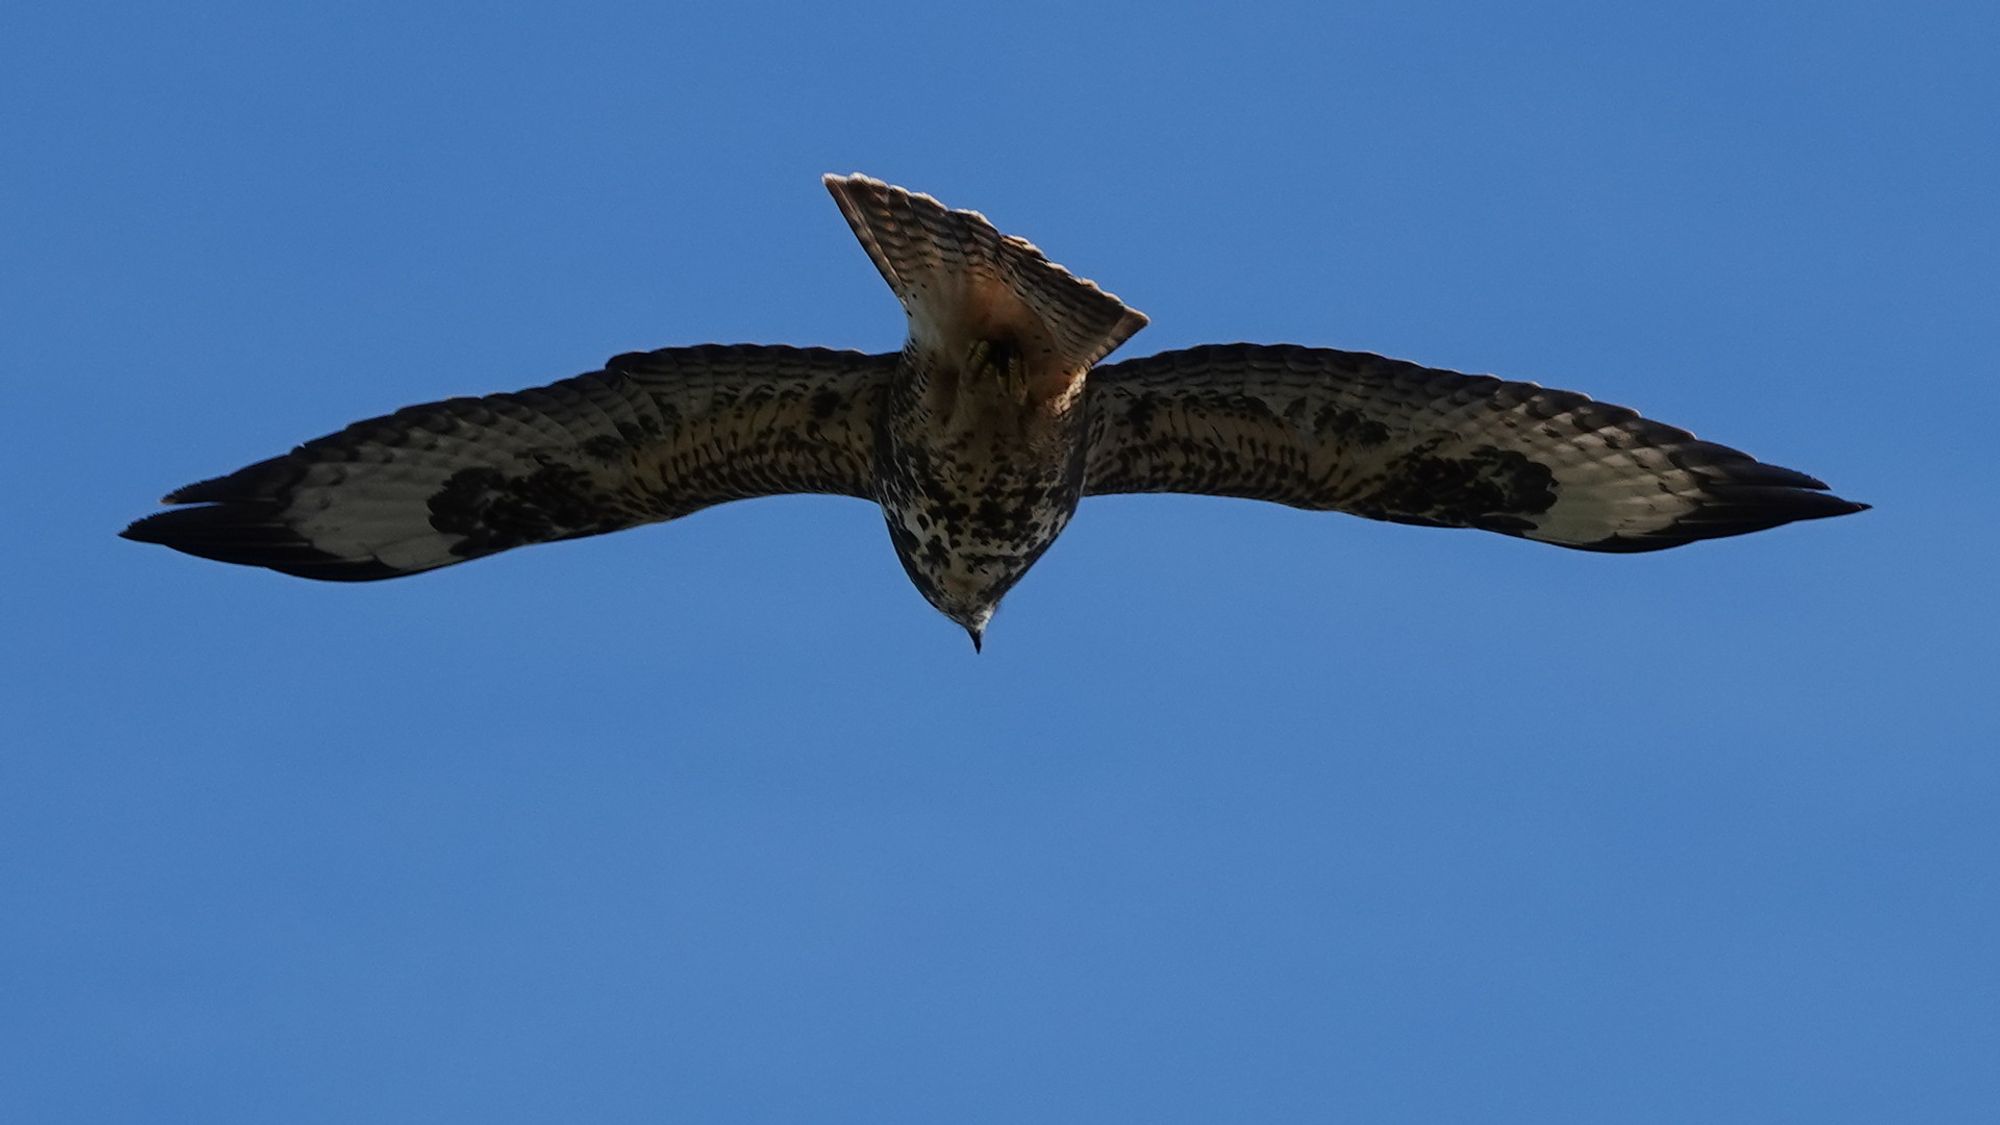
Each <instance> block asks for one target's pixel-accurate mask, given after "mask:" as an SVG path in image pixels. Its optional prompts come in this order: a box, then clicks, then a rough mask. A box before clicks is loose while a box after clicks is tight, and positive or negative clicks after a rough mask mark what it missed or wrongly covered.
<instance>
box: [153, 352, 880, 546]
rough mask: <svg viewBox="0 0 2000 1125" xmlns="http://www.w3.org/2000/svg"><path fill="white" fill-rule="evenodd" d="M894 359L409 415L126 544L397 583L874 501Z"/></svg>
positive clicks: (527, 396)
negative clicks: (679, 525) (879, 410)
mask: <svg viewBox="0 0 2000 1125" xmlns="http://www.w3.org/2000/svg"><path fill="white" fill-rule="evenodd" d="M896 362H897V357H896V356H893V355H863V354H861V353H859V352H843V351H829V350H826V349H823V348H788V347H762V346H750V345H741V346H728V347H725V346H703V347H693V348H668V349H664V350H662V351H656V352H646V353H633V354H630V355H621V356H618V357H617V358H615V359H613V360H612V361H611V362H610V363H608V364H607V365H605V368H604V370H602V371H593V372H590V373H589V374H586V375H579V376H577V377H575V378H573V379H565V380H563V381H561V382H559V383H552V384H550V385H549V386H546V387H538V388H535V389H533V390H526V391H519V392H515V393H511V394H497V395H487V396H485V397H483V398H454V399H447V400H445V401H443V402H433V403H427V404H425V405H422V406H411V407H406V408H404V409H402V410H398V411H397V412H395V413H394V414H389V415H385V416H384V417H380V418H373V419H370V420H368V421H365V422H357V423H355V424H354V425H352V426H349V427H347V428H346V429H344V430H341V431H340V432H339V433H334V434H329V435H327V436H325V437H322V438H317V439H315V440H313V441H309V442H307V443H306V444H304V445H302V446H299V447H298V448H297V449H294V450H293V451H292V452H290V453H287V454H285V455H284V456H281V457H273V458H271V459H270V460H268V461H260V462H258V463H257V464H254V465H251V466H248V467H247V468H243V469H238V470H237V471H236V472H233V473H231V474H229V475H228V476H224V477H218V478H216V479H215V480H209V481H203V482H201V483H199V484H191V485H189V486H187V487H186V488H183V489H180V490H178V491H176V492H174V493H172V494H171V495H169V496H168V497H167V498H166V500H165V501H163V502H164V503H167V504H186V505H192V506H190V507H183V508H176V509H173V510H171V511H165V512H160V513H158V514H156V515H152V516H148V517H146V518H145V519H142V520H140V521H138V522H137V523H135V524H133V525H132V526H131V527H129V528H127V529H126V530H125V531H124V533H123V534H124V536H125V538H127V539H136V540H139V541H141V542H146V543H161V544H165V545H166V546H169V547H172V548H174V549H175V550H178V551H185V552H187V553H188V554H191V555H199V556H201V557H203V558H210V559H219V560H221V561H223V562H232V563H243V564H247V565H251V566H263V567H269V568H270V569H272V570H279V571H283V572H285V573H287V574H296V575H300V576H303V577H306V578H324V579H336V580H362V579H375V578H394V577H397V576H400V575H404V574H413V573H416V572H418V571H423V570H431V569H435V568H437V567H441V566H449V565H451V564H453V563H458V562H464V561H466V560H468V559H475V558H479V557H481V556H483V555H490V554H493V553H495V552H497V551H504V550H507V549H508V548H511V547H520V546H525V545H527V544H531V543H546V542H550V541H553V540H557V539H574V538H577V537H579V536H584V535H598V534H602V533H604V532H607V531H617V530H620V529H622V528H627V527H633V526H636V525H638V524H643V523H652V522H655V521H659V520H670V519H674V518H676V517H678V516H684V515H687V514H688V513H690V512H694V511H697V510H699V509H701V508H705V507H708V506H709V505H711V504H719V503H722V502H724V501H728V500H740V499H745V498H748V497H753V496H768V495H773V494H777V493H786V492H829V493H839V494H843V495H848V496H858V497H863V498H871V497H872V486H871V485H870V483H869V482H870V478H871V473H870V469H869V464H870V456H871V454H870V450H871V445H872V433H873V422H874V416H875V411H876V404H877V402H878V401H879V399H880V397H881V392H882V389H883V387H884V386H886V384H887V382H888V379H889V375H890V373H891V372H892V371H893V370H894V369H895V365H896Z"/></svg>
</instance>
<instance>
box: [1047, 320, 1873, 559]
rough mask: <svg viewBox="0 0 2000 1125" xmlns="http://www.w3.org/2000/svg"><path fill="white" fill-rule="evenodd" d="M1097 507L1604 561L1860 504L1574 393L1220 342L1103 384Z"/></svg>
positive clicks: (1093, 392) (1114, 370) (1094, 432)
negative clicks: (1264, 518)
mask: <svg viewBox="0 0 2000 1125" xmlns="http://www.w3.org/2000/svg"><path fill="white" fill-rule="evenodd" d="M1089 402H1090V409H1091V429H1090V453H1089V467H1088V470H1087V476H1086V482H1085V486H1084V490H1085V493H1086V495H1097V494H1104V493H1118V492H1196V493H1208V494H1211V495H1217V496H1240V497H1245V498H1249V499H1255V500H1270V501H1275V502H1277V503H1280V504H1288V505H1290V506H1292V507H1295V508H1307V509H1313V510H1320V511H1339V512H1348V513H1351V514H1354V515H1359V516H1366V517H1369V518H1371V519H1381V520H1392V521H1395V522H1397V523H1411V524H1421V525H1426V526H1433V527H1471V528H1481V529H1484V530H1487V531H1497V532H1501V533H1504V534H1508V535H1518V536H1522V537H1524V538H1528V539H1535V540H1540V541H1542V542H1545V543H1555V544H1558V545H1560V546H1565V547H1577V548H1583V549H1588V550H1596V551H1651V550H1658V549H1660V548H1663V547H1673V546H1678V545H1679V544H1682V543H1686V542H1689V541H1692V540H1696V539H1710V538H1716V537H1718V536H1725V535H1740V534H1743V533H1745V532H1749V531H1758V530H1762V529H1764V528H1769V527H1776V526H1778V525H1779V524H1784V523H1790V522H1792V521H1794V520H1803V519H1818V518H1821V517H1824V516H1837V515H1844V514H1846V513H1849V512H1857V511H1861V510H1863V509H1864V508H1865V507H1866V505H1862V504H1855V503H1852V502H1850V501H1846V500H1842V499H1839V498H1838V497H1834V496H1830V495H1828V494H1827V493H1826V492H1825V491H1824V490H1825V488H1826V485H1824V484H1822V483H1821V482H1819V481H1817V480H1815V479H1813V478H1812V477H1809V476H1807V475H1805V474H1804V473H1799V472H1794V471H1792V470H1790V469H1782V468H1779V467H1777V466H1775V465H1767V464H1765V463H1763V462H1761V461H1759V460H1757V459H1756V458H1754V457H1752V456H1750V455H1749V454H1747V453H1743V452H1740V451H1738V450H1735V449H1731V448H1729V447H1728V446H1723V445H1717V444H1715V443H1714V442H1707V441H1702V440H1700V439H1698V438H1696V437H1695V436H1694V435H1693V434H1690V433H1688V432H1687V431H1686V430H1682V429H1679V428H1676V427H1674V426H1668V425H1665V424H1662V423H1659V422H1654V421H1651V420H1649V419H1646V418H1642V417H1640V416H1639V415H1638V414H1637V413H1636V412H1634V411H1632V410H1629V409H1627V408H1625V407H1622V406H1612V405H1608V404H1605V403H1600V402H1596V401H1593V400H1591V399H1590V398H1588V397H1586V396H1584V395H1580V394H1576V393H1574V392H1571V391H1559V390H1550V389H1546V388H1543V387H1540V386H1537V385H1536V384H1534V383H1519V382H1509V381H1507V380H1503V379H1498V378H1495V377H1493V376H1491V375H1464V374H1460V373H1459V372H1456V371H1445V370H1441V369H1439V368H1433V367H1422V366H1419V365H1417V364H1414V363H1406V362H1403V361H1401V360H1394V359H1385V358H1383V357H1382V356H1378V355H1370V354H1367V353H1364V352H1345V351H1335V350H1333V349H1330V348H1306V347H1297V346H1294V345H1288V344H1218V345H1208V346H1204V347H1197V348H1189V349H1186V350H1184V351H1174V352H1163V353H1161V354H1159V355H1154V356H1148V357H1146V358H1145V359H1135V360H1128V361H1126V362H1123V363H1114V364H1107V365H1105V366H1103V367H1100V368H1098V369H1097V370H1096V371H1094V372H1092V373H1091V378H1090V386H1089Z"/></svg>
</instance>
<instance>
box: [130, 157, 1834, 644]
mask: <svg viewBox="0 0 2000 1125" xmlns="http://www.w3.org/2000/svg"><path fill="white" fill-rule="evenodd" d="M825 183H826V187H827V190H828V191H830V192H831V193H832V194H833V199H834V202H835V203H836V204H838V205H839V207H840V211H841V214H842V215H844V216H846V218H847V222H848V225H849V226H851V227H852V228H853V229H854V234H855V237H857V238H859V239H860V241H861V245H862V247H863V248H864V249H866V250H867V252H868V256H869V258H871V259H872V260H873V261H874V263H875V267H876V268H877V269H878V270H880V271H881V273H882V277H883V279H884V280H885V281H887V282H888V283H889V288H890V289H891V290H893V291H894V292H895V295H896V298H897V299H898V300H899V301H900V302H901V303H902V306H903V311H904V312H905V313H906V314H908V318H909V336H908V339H907V342H906V343H905V344H904V346H903V349H902V351H901V352H898V353H894V354H888V355H864V354H862V353H860V352H852V351H830V350H827V349H824V348H803V347H784V346H772V345H727V346H723V345H703V346H699V347H681V348H665V349H662V350H659V351H653V352H638V353H628V354H625V355H619V356H616V357H614V358H613V359H612V360H611V361H610V362H609V363H607V364H605V366H604V368H603V370H600V371H593V372H590V373H588V374H584V375H578V376H576V377H575V378H572V379H564V380H562V381H561V382H557V383H552V384H550V385H548V386H546V387H538V388H535V389H532V390H526V391H518V392H514V393H510V394H494V395H487V396H485V397H483V398H452V399H446V400H444V401H442V402H433V403H427V404H424V405H421V406H411V407H406V408H404V409H402V410H398V411H396V412H395V413H393V414H388V415H384V416H382V417H379V418H372V419H369V420H368V421H365V422H357V423H355V424H353V425H351V426H348V427H347V428H346V429H343V430H341V431H339V432H337V433H333V434H328V435H327V436H325V437H321V438H316V439H314V440H312V441H309V442H306V443H305V444H304V445H301V446H299V447H298V448H296V449H294V450H292V451H291V452H290V453H286V454H284V455H282V456H279V457H273V458H271V459H269V460H266V461H259V462H257V463H256V464H254V465H250V466H248V467H246V468H242V469H238V470H237V471H235V472H233V473H230V474H228V475H227V476H222V477H217V478H215V479H213V480H206V481H202V482H200V483H198V484H191V485H188V486H187V487H186V488H182V489H179V490H177V491H175V492H172V493H170V494H168V496H167V497H166V499H165V500H164V501H163V503H166V504H172V505H184V506H181V507H175V508H172V509H170V510H168V511H163V512H159V513H157V514H155V515H151V516H147V517H146V518H144V519H141V520H139V521H138V522H136V523H134V524H132V525H131V526H130V527H128V528H126V529H125V531H124V533H123V534H124V536H125V537H126V538H128V539H136V540H139V541H141V542H147V543H161V544H165V545H166V546H168V547H172V548H174V549H175V550H179V551H185V552H187V553H188V554H191V555H199V556H202V557H204V558H210V559H219V560H221V561H223V562H231V563H243V564H247V565H251V566H261V567H268V568H270V569H272V570H277V571H282V572H284V573H286V574H294V575H300V576H303V577H306V578H319V579H332V580H365V579H377V578H397V577H401V576H403V575H406V574H415V573H417V572H419V571H426V570H435V569H437V568H438V567H443V566H450V565H452V564H453V563H461V562H465V561H466V560H468V559H476V558H480V557H482V556H485V555H490V554H494V553H495V552H499V551H505V550H508V549H509V548H513V547H521V546H526V545H528V544H531V543H545V542H550V541H553V540H558V539H574V538H577V537H580V536H586V535H598V534H602V533H604V532H608V531H617V530H620V529H622V528H627V527H633V526H636V525H638V524H643V523H655V522H659V521H663V520H671V519H675V518H678V517H680V516H685V515H687V514H689V513H691V512H695V511H698V510H700V509H702V508H706V507H708V506H710V505H712V504H720V503H723V502H725V501H730V500H741V499H746V498H749V497H754V496H771V495H776V494H780V493H793V492H809V493H835V494H839V495H844V496H855V497H859V498H862V499H865V500H872V501H874V502H876V503H877V504H879V505H880V506H881V510H882V514H883V516H884V518H885V519H886V520H887V523H888V526H889V539H890V542H891V543H892V544H894V546H895V549H896V556H897V558H899V559H901V560H902V563H903V567H904V569H905V570H907V571H908V572H909V576H910V579H911V581H912V582H913V583H915V585H916V587H917V589H918V590H919V591H920V592H921V593H922V594H923V596H924V597H925V598H926V599H928V600H929V601H930V603H931V604H932V605H933V606H935V607H937V608H938V609H939V610H940V611H942V612H943V613H944V614H945V615H946V616H947V617H949V618H951V619H952V620H953V621H955V622H957V623H958V624H959V625H960V626H962V627H963V628H964V629H965V631H966V632H967V633H969V634H970V635H971V637H972V643H973V646H974V647H975V648H977V647H979V645H980V643H981V638H982V636H983V635H984V633H985V630H986V625H987V622H988V621H989V620H990V619H991V617H992V616H993V611H994V608H995V607H996V606H997V605H998V604H999V602H1000V599H1001V597H1002V596H1003V595H1005V594H1006V593H1007V591H1008V590H1009V589H1010V588H1012V587H1013V585H1014V584H1015V583H1016V582H1018V581H1020V579H1021V576H1022V575H1024V574H1026V573H1027V571H1028V568H1029V567H1031V566H1033V565H1034V563H1035V560H1037V559H1039V558H1040V557H1041V556H1042V552H1044V551H1046V550H1048V548H1049V545H1050V544H1051V543H1053V542H1055V539H1056V537H1057V536H1058V535H1060V534H1062V530H1063V528H1064V527H1065V526H1066V525H1067V524H1068V523H1069V520H1070V517H1071V516H1072V515H1074V514H1075V512H1076V508H1077V503H1078V501H1079V500H1081V499H1082V498H1083V497H1085V496H1094V495H1102V494H1106V493H1119V492H1188V493H1205V494H1209V495H1216V496H1237V497H1246V498H1249V499H1254V500H1269V501H1275V502H1277V503H1280V504H1287V505H1290V506H1292V507H1295V508H1304V509H1308V510H1312V511H1336V512H1348V513H1351V514H1353V515H1358V516H1366V517H1368V518H1370V519H1378V520H1392V521H1395V522H1397V523H1407V524H1421V525H1424V526H1428V527H1469V528H1479V529H1482V530H1485V531H1496V532H1499V533H1501V534H1503V535H1511V536H1517V537H1519V538H1522V539H1532V540H1536V541H1539V542H1543V543H1553V544H1556V545H1557V546H1562V547H1574V548H1579V549H1582V550H1588V551H1625V552H1631V551H1653V550H1659V549H1662V548H1666V547H1678V546H1681V545H1682V544H1685V543H1690V542H1693V541H1695V540H1697V539H1712V538H1717V537H1720V536H1726V535H1741V534H1743V533H1745V532H1751V531H1761V530H1763V529H1765V528H1771V527H1776V526H1778V525H1780V524H1785V523H1790V522H1792V521H1794V520H1807V519H1819V518H1822V517H1826V516H1839V515H1846V514H1848V513H1850V512H1858V511H1861V510H1863V509H1864V508H1865V507H1866V505H1864V504H1856V503H1853V502H1850V501H1847V500H1842V499H1839V498H1838V497H1835V496H1833V495H1831V494H1830V493H1828V492H1827V491H1826V485H1824V484H1822V483H1820V482H1819V481H1818V480H1815V479H1813V478H1812V477H1809V476H1807V475H1805V474H1804V473H1800V472H1794V471H1793V470H1791V469H1781V468H1778V467H1777V466H1775V465H1767V464H1765V463H1763V462H1761V461H1759V460H1757V459H1756V458H1754V457H1751V456H1750V455H1749V454H1746V453H1741V452H1738V451H1737V450H1734V449H1731V448H1728V447H1727V446H1722V445H1717V444H1714V443H1713V442H1706V441H1699V440H1697V439H1696V438H1695V437H1694V436H1693V435H1692V434H1690V433H1688V432H1687V431H1685V430H1681V429H1676V428H1675V427H1673V426H1668V425H1663V424H1661V423H1659V422H1654V421H1650V420H1648V419H1645V418H1641V417H1640V416H1639V415H1638V414H1636V413H1634V412H1633V411H1631V410H1628V409H1626V408H1624V407H1622V406H1611V405H1607V404H1604V403H1599V402H1594V401H1592V400H1591V399H1589V398H1586V397H1584V396H1583V395H1580V394H1575V393H1572V392H1569V391H1559V390H1549V389H1545V388H1543V387H1540V386H1538V385H1536V384H1534V383H1521V382H1510V381H1507V380H1503V379H1498V378H1495V377H1493V376H1490V375H1463V374H1460V373H1458V372H1455V371H1443V370H1438V369H1435V368H1429V367H1421V366H1418V365H1417V364H1414V363H1406V362H1403V361H1401V360H1394V359H1385V358H1383V357H1382V356H1378V355H1370V354H1366V353H1362V352H1348V351H1335V350H1333V349H1330V348H1315V347H1301V346H1297V345H1292V344H1217V345H1209V346H1203V347H1195V348H1188V349H1186V350H1182V351H1172V352H1163V353H1161V354H1159V355H1154V356H1149V357H1147V358H1145V359H1133V360H1126V361H1124V362H1121V363H1110V364H1106V363H1103V362H1102V361H1103V360H1104V358H1105V356H1107V355H1109V354H1110V353H1111V352H1112V350H1113V349H1115V348H1117V347H1118V346H1119V345H1120V344H1122V343H1124V342H1125V340H1126V339H1127V338H1128V337H1130V336H1131V335H1132V334H1133V333H1135V332H1137V331H1138V330H1139V329H1140V328H1142V327H1144V326H1145V324H1146V317H1145V316H1144V315H1142V314H1141V313H1139V312H1137V311H1136V310H1134V309H1132V308H1129V307H1127V306H1126V305H1125V304H1124V303H1123V302H1122V301H1120V300H1118V298H1116V297H1114V296H1112V295H1111V294H1110V293H1107V292H1105V291H1104V290H1103V289H1100V288H1098V287H1097V286H1096V285H1095V284H1093V283H1092V282H1089V281H1086V280H1084V279H1083V278H1080V277H1077V276H1076V275H1074V274H1071V273H1070V272H1069V271H1067V270H1065V269H1063V268H1062V267H1061V266H1059V265H1057V264H1055V263H1054V262H1052V261H1050V260H1049V259H1048V258H1046V257H1044V256H1043V255H1042V253H1041V251H1039V250H1037V249H1036V248H1035V247H1034V246H1033V245H1031V244H1030V243H1028V242H1027V241H1025V240H1023V239H1020V238H1016V237H1011V236H1003V235H1001V234H1000V232H999V231H998V230H996V229H994V227H993V225H992V224H991V223H989V222H987V221H986V219H985V217H983V216H981V215H980V214H978V213H977V212H973V211H958V210H952V209H949V208H947V207H945V206H944V205H943V204H941V203H939V202H938V201H937V200H935V199H933V198H931V197H930V196H928V195H921V194H917V193H914V192H910V191H906V190H904V189H902V188H899V187H894V186H892V185H890V184H886V183H883V182H882V181H880V180H875V179H870V178H869V177H867V176H862V175H851V176H827V177H826V178H825Z"/></svg>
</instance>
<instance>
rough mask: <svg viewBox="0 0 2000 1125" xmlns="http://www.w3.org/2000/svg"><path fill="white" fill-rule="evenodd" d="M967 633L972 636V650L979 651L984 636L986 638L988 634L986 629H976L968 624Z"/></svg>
mask: <svg viewBox="0 0 2000 1125" xmlns="http://www.w3.org/2000/svg"><path fill="white" fill-rule="evenodd" d="M965 635H966V636H968V637H971V638H972V651H973V652H974V653H978V652H979V651H981V647H980V646H981V644H982V638H984V637H985V635H986V630H984V629H975V628H973V627H972V626H970V625H968V626H966V627H965Z"/></svg>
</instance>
